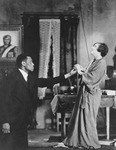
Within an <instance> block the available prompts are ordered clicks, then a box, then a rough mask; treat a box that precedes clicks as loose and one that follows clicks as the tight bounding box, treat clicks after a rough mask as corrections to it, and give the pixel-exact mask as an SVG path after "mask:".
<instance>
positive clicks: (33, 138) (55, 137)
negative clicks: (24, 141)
mask: <svg viewBox="0 0 116 150" xmlns="http://www.w3.org/2000/svg"><path fill="white" fill-rule="evenodd" d="M28 133H29V134H28V139H29V150H53V149H55V150H65V149H66V148H53V146H54V145H56V144H57V143H58V142H61V136H60V135H61V134H60V133H57V132H56V131H52V130H49V129H36V130H29V131H28ZM103 138H104V137H102V138H101V140H100V142H102V148H100V150H116V147H115V146H113V145H111V143H112V141H113V140H115V138H116V137H112V139H111V140H110V141H107V140H105V139H103ZM76 150H78V149H77V148H76Z"/></svg>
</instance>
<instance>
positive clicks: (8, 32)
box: [0, 25, 24, 81]
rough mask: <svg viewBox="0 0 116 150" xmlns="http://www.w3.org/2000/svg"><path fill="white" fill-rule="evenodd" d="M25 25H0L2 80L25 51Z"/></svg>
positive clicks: (0, 75) (0, 76) (0, 70)
mask: <svg viewBox="0 0 116 150" xmlns="http://www.w3.org/2000/svg"><path fill="white" fill-rule="evenodd" d="M23 34H24V32H23V25H0V81H1V79H3V78H4V77H5V76H7V75H8V74H9V73H10V72H11V71H12V70H13V69H14V67H15V61H16V58H17V56H18V55H19V54H20V53H22V52H23V38H24V35H23Z"/></svg>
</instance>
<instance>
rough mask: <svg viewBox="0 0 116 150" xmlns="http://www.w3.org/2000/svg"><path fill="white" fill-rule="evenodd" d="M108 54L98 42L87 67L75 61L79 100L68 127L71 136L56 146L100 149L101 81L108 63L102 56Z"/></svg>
mask: <svg viewBox="0 0 116 150" xmlns="http://www.w3.org/2000/svg"><path fill="white" fill-rule="evenodd" d="M107 53H108V47H107V45H106V44H105V43H99V42H97V43H95V44H94V45H93V47H92V51H91V54H92V55H93V57H94V59H93V60H92V61H91V63H90V64H89V65H88V67H87V68H86V69H84V68H83V67H82V66H80V65H78V64H76V65H75V69H76V70H77V72H78V74H79V75H80V76H81V83H80V89H79V93H78V99H77V101H76V103H75V106H74V109H73V112H72V117H71V119H70V122H69V126H68V130H69V132H68V135H67V137H66V138H65V139H64V140H63V142H62V143H59V144H58V145H56V146H55V147H66V146H69V147H78V148H80V149H82V148H86V149H97V148H100V147H101V146H100V143H99V140H98V135H97V128H96V119H97V114H98V108H99V106H100V101H101V95H102V93H101V90H100V84H101V82H103V81H105V78H106V62H105V60H104V59H103V57H104V56H106V54H107Z"/></svg>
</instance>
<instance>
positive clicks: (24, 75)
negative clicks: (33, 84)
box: [18, 69, 28, 81]
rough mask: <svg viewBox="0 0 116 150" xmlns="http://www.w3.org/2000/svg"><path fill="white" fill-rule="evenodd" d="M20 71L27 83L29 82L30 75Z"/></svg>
mask: <svg viewBox="0 0 116 150" xmlns="http://www.w3.org/2000/svg"><path fill="white" fill-rule="evenodd" d="M18 70H19V71H20V72H21V74H22V75H23V77H24V79H25V81H27V77H28V74H27V73H26V72H25V71H23V70H22V69H18Z"/></svg>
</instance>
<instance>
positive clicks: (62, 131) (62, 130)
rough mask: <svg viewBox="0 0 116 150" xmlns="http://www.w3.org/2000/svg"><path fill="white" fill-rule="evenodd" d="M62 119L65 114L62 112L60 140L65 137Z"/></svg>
mask: <svg viewBox="0 0 116 150" xmlns="http://www.w3.org/2000/svg"><path fill="white" fill-rule="evenodd" d="M64 119H65V113H64V112H62V113H61V138H62V140H63V139H64V136H65V129H64V126H65V124H64Z"/></svg>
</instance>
